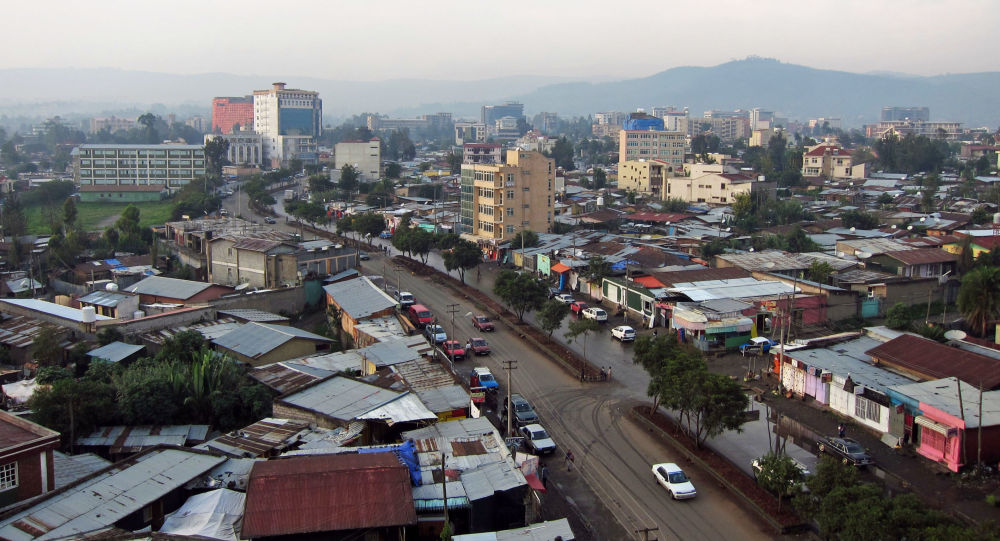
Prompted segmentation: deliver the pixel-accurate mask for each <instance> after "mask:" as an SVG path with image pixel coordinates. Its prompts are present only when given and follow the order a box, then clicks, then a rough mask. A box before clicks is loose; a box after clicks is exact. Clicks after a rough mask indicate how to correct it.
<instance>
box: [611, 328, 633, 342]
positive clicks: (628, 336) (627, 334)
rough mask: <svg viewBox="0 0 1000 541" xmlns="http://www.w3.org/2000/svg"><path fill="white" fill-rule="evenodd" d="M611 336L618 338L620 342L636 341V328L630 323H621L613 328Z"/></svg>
mask: <svg viewBox="0 0 1000 541" xmlns="http://www.w3.org/2000/svg"><path fill="white" fill-rule="evenodd" d="M611 337H612V338H617V339H618V341H620V342H633V341H635V329H633V328H632V327H629V326H628V325H619V326H617V327H615V328H614V329H611Z"/></svg>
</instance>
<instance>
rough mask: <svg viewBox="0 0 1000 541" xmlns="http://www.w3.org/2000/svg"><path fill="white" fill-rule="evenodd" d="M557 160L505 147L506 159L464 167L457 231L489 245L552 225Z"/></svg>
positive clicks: (465, 165)
mask: <svg viewBox="0 0 1000 541" xmlns="http://www.w3.org/2000/svg"><path fill="white" fill-rule="evenodd" d="M555 170H556V164H555V160H552V159H551V158H546V157H545V156H544V155H542V154H540V153H538V152H527V151H523V150H508V151H507V161H506V163H498V164H492V165H488V164H463V165H462V180H461V190H462V207H461V220H462V221H461V231H462V233H463V234H467V235H472V236H474V237H477V238H479V239H481V240H485V241H488V242H491V243H494V244H495V243H499V242H501V241H503V240H505V239H509V238H511V237H512V236H514V235H515V234H517V233H518V232H519V231H524V230H526V229H530V230H532V231H541V232H545V231H548V230H549V226H550V225H551V223H552V216H553V205H554V195H555V191H554V187H555V186H554V185H555Z"/></svg>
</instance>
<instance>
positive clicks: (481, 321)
mask: <svg viewBox="0 0 1000 541" xmlns="http://www.w3.org/2000/svg"><path fill="white" fill-rule="evenodd" d="M472 326H473V327H475V328H477V329H479V330H480V331H482V332H493V331H494V330H496V329H495V328H494V327H493V322H492V321H490V318H488V317H486V316H484V315H478V316H472Z"/></svg>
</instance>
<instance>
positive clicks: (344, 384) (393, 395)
mask: <svg viewBox="0 0 1000 541" xmlns="http://www.w3.org/2000/svg"><path fill="white" fill-rule="evenodd" d="M399 396H400V393H397V392H395V391H390V390H389V389H383V388H381V387H376V386H374V385H369V384H367V383H363V382H360V381H355V380H353V379H351V378H345V377H340V376H338V377H334V378H330V379H328V380H324V381H320V382H318V383H316V384H314V385H312V386H309V387H307V388H305V389H302V390H301V391H299V392H297V393H295V394H292V395H288V396H286V397H284V398H280V399H278V400H279V401H280V402H284V403H286V404H289V405H292V406H295V407H298V408H302V409H306V410H309V411H314V412H316V413H319V414H321V415H325V416H327V417H331V418H334V419H338V420H342V421H353V420H355V419H357V418H359V417H360V416H361V415H364V414H365V413H367V412H369V411H371V410H373V409H375V408H378V407H380V406H383V405H385V404H388V403H389V402H392V401H393V400H396V399H397V398H399Z"/></svg>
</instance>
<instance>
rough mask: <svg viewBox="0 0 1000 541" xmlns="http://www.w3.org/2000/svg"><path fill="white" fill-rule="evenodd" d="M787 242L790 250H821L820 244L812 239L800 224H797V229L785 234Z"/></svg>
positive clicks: (797, 251)
mask: <svg viewBox="0 0 1000 541" xmlns="http://www.w3.org/2000/svg"><path fill="white" fill-rule="evenodd" d="M785 242H786V243H787V245H788V251H789V252H794V253H803V252H816V251H819V245H818V244H816V243H815V242H814V241H813V240H812V239H810V238H809V235H808V234H807V233H806V231H805V230H804V229H802V227H800V226H795V229H793V230H792V231H790V232H789V233H788V234H787V235H785Z"/></svg>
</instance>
